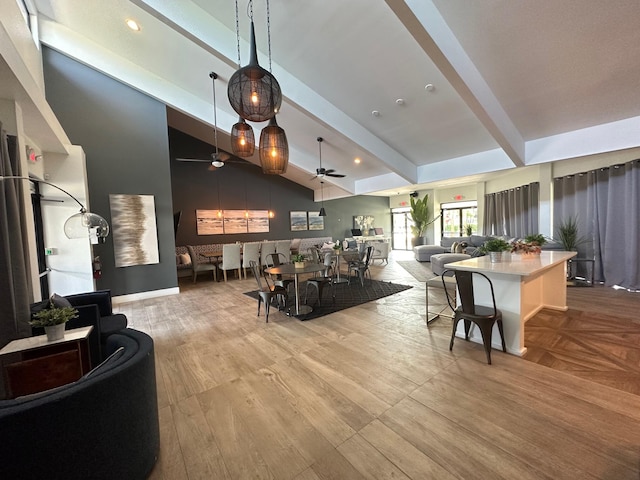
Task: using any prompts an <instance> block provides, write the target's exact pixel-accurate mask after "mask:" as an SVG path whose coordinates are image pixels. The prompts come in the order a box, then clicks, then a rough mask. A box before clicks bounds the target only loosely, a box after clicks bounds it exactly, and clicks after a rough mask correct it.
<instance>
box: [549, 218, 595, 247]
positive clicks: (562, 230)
mask: <svg viewBox="0 0 640 480" xmlns="http://www.w3.org/2000/svg"><path fill="white" fill-rule="evenodd" d="M556 237H557V240H558V241H559V242H560V243H561V244H562V248H564V249H565V250H566V251H567V252H577V251H578V246H580V245H582V244H583V243H587V242H588V241H589V239H588V238H587V237H583V236H582V237H581V236H580V235H579V232H578V217H568V218H566V219H565V220H563V221H561V222H560V223H559V224H558V227H557V229H556Z"/></svg>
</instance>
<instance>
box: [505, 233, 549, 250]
mask: <svg viewBox="0 0 640 480" xmlns="http://www.w3.org/2000/svg"><path fill="white" fill-rule="evenodd" d="M545 243H547V239H546V238H544V235H541V234H539V233H537V234H534V235H527V236H526V237H524V240H517V241H515V242H513V243H512V244H511V253H519V254H534V255H537V254H539V253H540V252H541V251H542V245H544V244H545Z"/></svg>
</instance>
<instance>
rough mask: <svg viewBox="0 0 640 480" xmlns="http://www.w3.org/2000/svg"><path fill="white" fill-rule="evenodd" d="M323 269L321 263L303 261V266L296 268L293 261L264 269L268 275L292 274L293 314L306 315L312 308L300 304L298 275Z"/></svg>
mask: <svg viewBox="0 0 640 480" xmlns="http://www.w3.org/2000/svg"><path fill="white" fill-rule="evenodd" d="M324 269H325V266H324V265H323V264H322V263H305V264H304V267H303V268H296V266H295V264H293V263H284V264H281V265H278V266H277V267H269V268H267V269H266V270H265V271H266V272H267V273H268V274H269V275H293V283H294V291H295V299H296V301H295V310H294V313H293V315H294V316H298V315H306V314H307V313H311V312H312V311H313V308H311V306H309V305H300V292H299V289H298V286H299V283H300V280H299V276H300V275H301V274H303V273H316V272H321V271H323V270H324Z"/></svg>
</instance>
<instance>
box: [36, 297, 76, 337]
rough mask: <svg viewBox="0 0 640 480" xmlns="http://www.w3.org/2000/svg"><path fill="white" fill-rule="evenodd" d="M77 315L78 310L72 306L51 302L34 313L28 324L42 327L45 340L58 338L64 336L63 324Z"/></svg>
mask: <svg viewBox="0 0 640 480" xmlns="http://www.w3.org/2000/svg"><path fill="white" fill-rule="evenodd" d="M77 317H78V310H76V309H75V308H73V307H56V306H55V305H54V304H53V303H50V304H49V308H45V309H43V310H40V311H39V312H38V313H36V314H34V315H33V317H32V319H31V321H30V322H29V325H31V326H33V327H44V331H45V333H46V334H47V340H49V341H53V340H60V339H62V338H64V326H65V325H64V324H65V323H67V322H68V321H69V320H71V319H72V318H77Z"/></svg>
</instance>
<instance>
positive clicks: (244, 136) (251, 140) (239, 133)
mask: <svg viewBox="0 0 640 480" xmlns="http://www.w3.org/2000/svg"><path fill="white" fill-rule="evenodd" d="M231 149H232V150H233V153H234V155H237V156H238V157H250V156H251V155H253V152H254V151H255V149H256V138H255V136H254V135H253V128H251V125H249V124H248V123H247V122H245V121H244V118H242V117H240V119H239V120H238V123H236V124H235V125H234V126H233V127H231Z"/></svg>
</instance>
